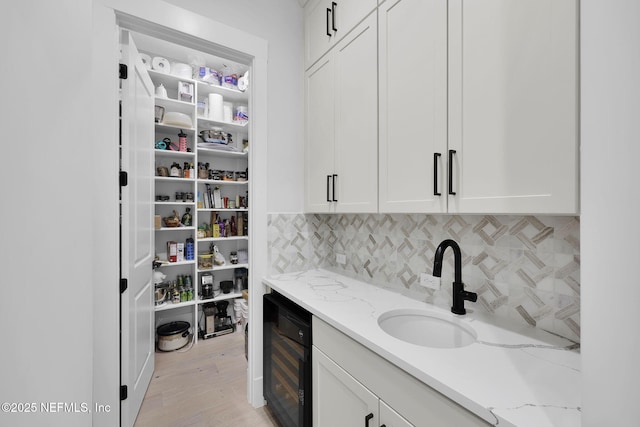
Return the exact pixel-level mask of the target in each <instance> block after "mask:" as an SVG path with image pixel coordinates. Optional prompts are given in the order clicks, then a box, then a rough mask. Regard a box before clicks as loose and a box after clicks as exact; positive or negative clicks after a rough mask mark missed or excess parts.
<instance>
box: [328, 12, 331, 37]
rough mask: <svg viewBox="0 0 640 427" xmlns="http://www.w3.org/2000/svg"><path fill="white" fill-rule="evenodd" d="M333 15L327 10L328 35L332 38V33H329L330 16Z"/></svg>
mask: <svg viewBox="0 0 640 427" xmlns="http://www.w3.org/2000/svg"><path fill="white" fill-rule="evenodd" d="M330 14H331V9H329V8H327V35H328V36H329V37H331V33H330V32H329V15H330Z"/></svg>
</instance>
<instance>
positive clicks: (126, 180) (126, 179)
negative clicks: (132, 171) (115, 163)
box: [120, 171, 129, 187]
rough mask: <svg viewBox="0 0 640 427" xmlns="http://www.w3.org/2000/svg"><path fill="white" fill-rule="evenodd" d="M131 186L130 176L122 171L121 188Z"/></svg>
mask: <svg viewBox="0 0 640 427" xmlns="http://www.w3.org/2000/svg"><path fill="white" fill-rule="evenodd" d="M127 184H129V174H128V173H126V172H125V171H120V187H126V186H127Z"/></svg>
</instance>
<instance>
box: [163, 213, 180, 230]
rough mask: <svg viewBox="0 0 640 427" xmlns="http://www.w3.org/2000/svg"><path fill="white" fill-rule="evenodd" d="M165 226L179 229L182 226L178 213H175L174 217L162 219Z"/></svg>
mask: <svg viewBox="0 0 640 427" xmlns="http://www.w3.org/2000/svg"><path fill="white" fill-rule="evenodd" d="M162 219H163V221H164V225H165V226H167V227H178V226H179V225H180V217H179V216H178V213H177V212H176V211H173V216H168V217H165V218H162Z"/></svg>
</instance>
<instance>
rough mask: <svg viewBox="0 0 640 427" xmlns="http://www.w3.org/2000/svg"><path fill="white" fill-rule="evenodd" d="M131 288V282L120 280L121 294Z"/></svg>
mask: <svg viewBox="0 0 640 427" xmlns="http://www.w3.org/2000/svg"><path fill="white" fill-rule="evenodd" d="M128 287H129V281H128V280H127V279H120V293H121V294H122V293H124V291H126V290H127V288H128Z"/></svg>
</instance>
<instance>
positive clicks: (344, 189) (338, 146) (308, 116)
mask: <svg viewBox="0 0 640 427" xmlns="http://www.w3.org/2000/svg"><path fill="white" fill-rule="evenodd" d="M377 89H378V79H377V25H376V15H375V14H374V13H373V14H370V15H369V17H368V18H367V19H365V21H363V22H361V23H360V24H359V25H358V26H357V27H356V28H355V29H354V30H353V31H352V32H351V33H350V34H349V35H348V36H347V37H346V38H344V39H343V40H341V41H340V42H339V43H338V44H337V45H336V46H335V47H334V48H333V49H332V50H331V51H330V52H329V54H328V55H326V56H325V57H323V58H322V59H321V60H320V61H318V62H317V63H316V64H315V65H314V66H313V67H311V68H310V69H309V70H308V71H307V73H306V75H305V102H306V111H305V134H306V135H305V157H306V158H305V211H306V212H376V211H377V209H378V186H377V176H378V150H377V143H378V131H377V117H378V96H377V93H378V92H377Z"/></svg>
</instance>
